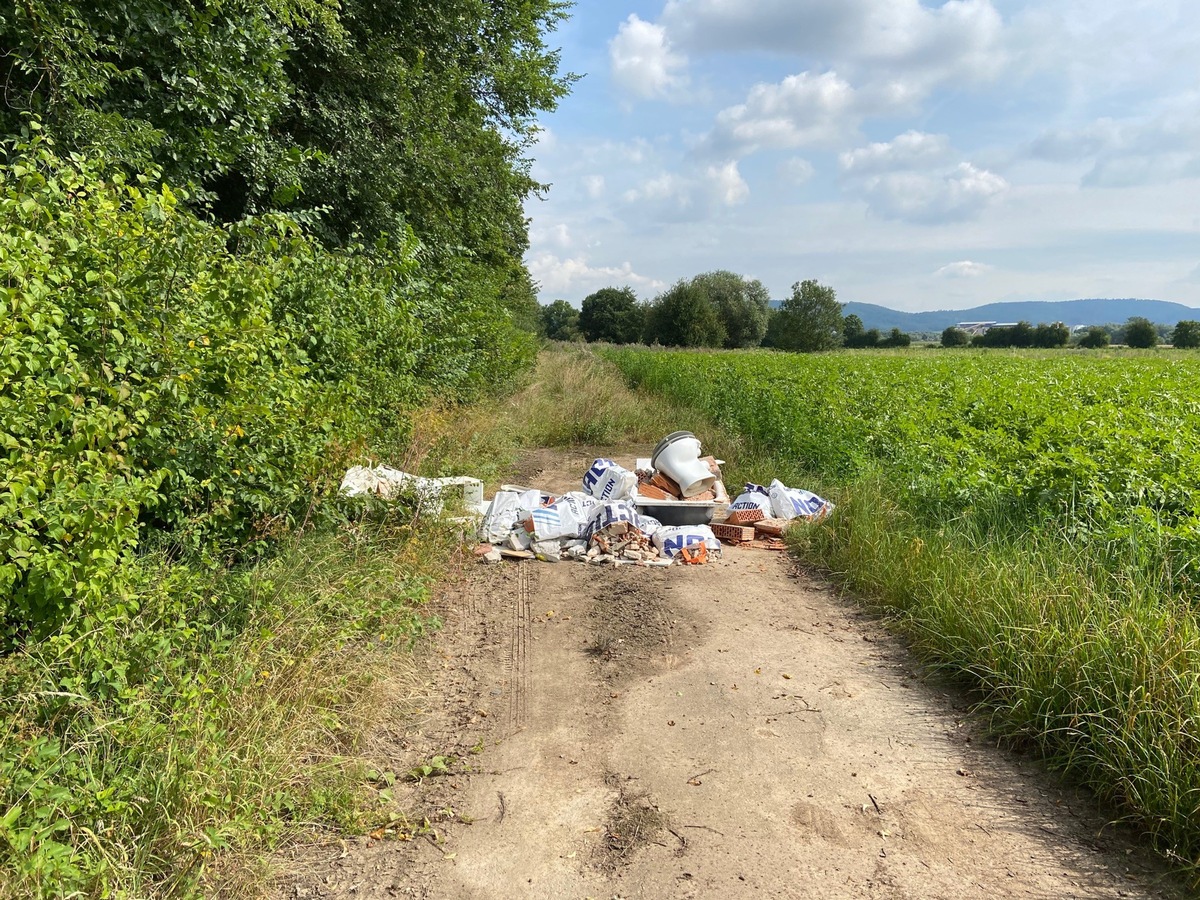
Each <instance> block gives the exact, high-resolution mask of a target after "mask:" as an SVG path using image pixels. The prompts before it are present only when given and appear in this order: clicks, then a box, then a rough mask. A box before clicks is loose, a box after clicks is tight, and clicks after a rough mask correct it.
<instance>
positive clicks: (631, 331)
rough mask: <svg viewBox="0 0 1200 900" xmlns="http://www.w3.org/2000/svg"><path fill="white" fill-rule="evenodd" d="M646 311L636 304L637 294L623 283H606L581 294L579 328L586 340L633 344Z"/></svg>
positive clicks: (644, 318) (642, 324)
mask: <svg viewBox="0 0 1200 900" xmlns="http://www.w3.org/2000/svg"><path fill="white" fill-rule="evenodd" d="M645 323H646V313H645V310H643V308H642V307H641V306H640V305H638V299H637V294H635V293H634V292H633V288H631V287H629V286H628V285H626V286H625V287H622V288H614V287H606V288H601V289H600V290H598V291H596V292H595V293H592V294H589V295H588V296H586V297H584V298H583V307H582V309H580V311H579V330H580V331H582V332H583V336H584V337H585V338H586V339H587V340H589V341H608V342H610V343H613V344H636V343H637V342H638V341H640V340H641V339H642V329H643V327H644V326H645Z"/></svg>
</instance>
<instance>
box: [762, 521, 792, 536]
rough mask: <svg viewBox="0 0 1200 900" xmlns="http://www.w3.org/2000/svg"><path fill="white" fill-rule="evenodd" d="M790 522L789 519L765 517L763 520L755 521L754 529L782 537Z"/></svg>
mask: <svg viewBox="0 0 1200 900" xmlns="http://www.w3.org/2000/svg"><path fill="white" fill-rule="evenodd" d="M789 524H790V521H789V520H788V519H763V520H762V521H761V522H755V523H754V530H755V531H757V532H758V533H759V534H767V535H770V536H771V537H781V536H782V535H783V532H784V531H785V530H787V527H788V525H789Z"/></svg>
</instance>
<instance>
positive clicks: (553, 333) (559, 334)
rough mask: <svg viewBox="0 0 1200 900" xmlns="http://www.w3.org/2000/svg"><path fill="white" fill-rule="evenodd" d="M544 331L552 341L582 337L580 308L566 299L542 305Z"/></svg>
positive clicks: (572, 339)
mask: <svg viewBox="0 0 1200 900" xmlns="http://www.w3.org/2000/svg"><path fill="white" fill-rule="evenodd" d="M542 333H543V334H545V335H546V337H548V338H549V339H550V340H552V341H574V340H578V339H579V337H580V332H579V310H577V309H576V308H575V307H573V306H572V305H571V304H570V303H568V302H567V301H566V300H555V301H554V302H553V303H551V304H549V305H548V306H543V307H542Z"/></svg>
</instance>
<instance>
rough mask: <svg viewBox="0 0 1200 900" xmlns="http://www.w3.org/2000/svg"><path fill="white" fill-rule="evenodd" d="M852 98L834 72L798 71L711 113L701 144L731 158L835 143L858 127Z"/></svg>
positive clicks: (845, 85) (757, 86) (845, 84)
mask: <svg viewBox="0 0 1200 900" xmlns="http://www.w3.org/2000/svg"><path fill="white" fill-rule="evenodd" d="M855 99H856V98H855V93H854V88H852V87H851V86H850V85H849V83H847V82H846V81H845V80H844V79H842V78H841V77H839V76H838V75H837V73H835V72H824V73H822V74H820V75H813V74H812V73H810V72H804V73H802V74H800V75H789V76H788V77H787V78H785V79H784V80H783V81H782V82H779V83H778V84H757V85H755V86H754V87H753V88H751V90H750V94H749V96H748V97H747V98H746V102H745V103H740V104H738V105H736V106H730V107H727V108H726V109H723V110H721V112H719V113H718V114H717V120H716V124H715V125H714V127H713V130H712V131H711V132H710V133H709V135H708V137H707V138H706V140H705V142H704V143H705V145H706V146H707V147H708V148H709V149H710V150H711V151H714V152H717V153H720V154H722V155H734V156H743V155H746V154H749V153H753V152H754V151H755V150H760V149H764V148H775V149H792V148H796V147H811V146H828V145H831V144H836V143H837V142H839V141H840V140H842V139H844V138H845V137H846V136H847V134H849V133H852V132H853V131H854V130H855V129H856V128H857V127H858V122H859V118H858V116H857V115H856V113H855Z"/></svg>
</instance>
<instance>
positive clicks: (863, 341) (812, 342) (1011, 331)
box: [540, 270, 1200, 352]
mask: <svg viewBox="0 0 1200 900" xmlns="http://www.w3.org/2000/svg"><path fill="white" fill-rule="evenodd" d="M842 310H843V304H841V303H839V302H838V300H837V294H836V291H835V290H834V289H833V288H832V287H829V286H827V285H822V284H820V283H819V282H817V281H815V280H813V279H807V280H804V281H797V282H796V283H795V284H793V285H792V292H791V294H790V295H789V296H788V297H787V298H786V299H784V300H783V301H782V302H781V303H780V304H779V306H778V308H774V307H772V306H771V299H770V294H769V292H768V291H767V288H766V287H765V286H764V285H763V283H762V282H761V281H759V280H758V279H749V278H744V277H743V276H741V275H738V274H736V273H734V272H730V271H727V270H716V271H712V272H705V273H703V274H700V275H696V276H693V277H692V278H690V279H687V278H685V279H680V280H679V281H677V282H676V283H675V284H673V285H672V286H671V287H669V288H667V289H666V290H664V291H662V292H661V293H659V294H658V295H657V296H655V297H654V298H653V299H651V300H649V301H643V300H641V299H639V298H638V296H637V293H636V292H635V291H634V290H633V288H632V287H630V286H628V285H625V286H623V287H604V288H601V289H600V290H597V291H595V292H593V293H591V294H589V295H588V296H587V297H585V298H584V300H583V303H582V304H581V307H580V308H579V309H576V308H575V307H574V306H573V305H572V304H571V303H569V302H568V301H566V300H561V299H560V300H554V301H553V302H551V303H549V304H546V305H544V306H542V307H541V319H540V330H541V333H542V335H543V336H544V337H546V338H548V339H550V340H558V341H586V342H588V343H596V342H603V343H612V344H646V345H649V346H654V345H658V346H663V347H687V348H697V349H702V348H707V349H726V350H736V349H750V348H754V347H763V348H769V349H775V350H786V351H796V352H815V351H822V350H836V349H840V348H845V349H871V348H898V347H908V346H910V345H911V344H912V340H913V338H912V335H911V334H907V333H905V332H903V331H901V330H900V329H899V328H892V329H891V330H890V331H888V332H887V333H886V334H885V333H883V332H881V331H880V330H879V329H878V328H866V327H865V325H864V323H863V320H862V318H861V317H859V316H858V315H857V314H854V313H851V314H850V315H843V314H842ZM1163 339H1167V340H1169V341H1170V342H1171V343H1172V344H1173V345H1174V346H1175V347H1180V348H1190V347H1200V323H1197V322H1191V321H1182V322H1179V323H1178V324H1177V325H1176V326H1175V328H1174V330H1173V331H1172V330H1170V329H1169V328H1167V327H1165V326H1158V325H1155V324H1154V323H1152V322H1150V321H1149V320H1148V319H1144V318H1141V317H1134V318H1131V319H1130V320H1129V321H1128V322H1127V323H1125V324H1124V325H1122V326H1099V325H1096V326H1092V327H1090V328H1089V329H1087V331H1085V332H1084V333H1082V334H1081V335H1078V336H1074V337H1073V335H1072V333H1071V329H1069V328H1068V327H1067V326H1066V325H1064V324H1063V323H1061V322H1054V323H1040V324H1038V325H1036V326H1035V325H1033V324H1031V323H1029V322H1018V323H1016V324H1014V325H1004V326H995V327H992V328H990V329H989V330H988V331H986V332H984V333H983V334H978V335H971V334H968V333H967V332H966V331H963V330H962V329H960V328H957V327H955V326H950V327H948V328H946V329H945V330H944V331H943V332H942V334H941V341H940V343H941V346H943V347H951V348H952V347H968V346H970V347H984V348H988V347H990V348H1044V349H1052V348H1056V347H1066V346H1076V347H1081V348H1085V349H1090V348H1098V347H1107V346H1108V345H1109V344H1110V343H1122V344H1125V345H1126V346H1129V347H1135V348H1139V347H1154V346H1157V345H1158V344H1159V343H1160V341H1161V340H1163Z"/></svg>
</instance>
